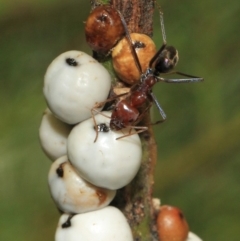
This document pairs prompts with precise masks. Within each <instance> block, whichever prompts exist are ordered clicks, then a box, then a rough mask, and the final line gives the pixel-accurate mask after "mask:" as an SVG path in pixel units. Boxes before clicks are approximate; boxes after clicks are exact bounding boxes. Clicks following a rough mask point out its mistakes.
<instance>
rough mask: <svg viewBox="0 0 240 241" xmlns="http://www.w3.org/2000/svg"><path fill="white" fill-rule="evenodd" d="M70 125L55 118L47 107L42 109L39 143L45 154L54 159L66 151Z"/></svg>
mask: <svg viewBox="0 0 240 241" xmlns="http://www.w3.org/2000/svg"><path fill="white" fill-rule="evenodd" d="M71 129H72V126H70V125H68V124H66V123H64V122H62V121H60V120H59V119H57V118H56V117H55V116H54V115H53V114H52V113H51V111H50V110H49V109H46V110H45V111H44V114H43V117H42V121H41V124H40V128H39V139H40V144H41V147H42V149H43V151H44V152H45V154H46V155H47V156H48V157H49V158H50V159H51V160H52V161H55V160H56V159H57V158H59V157H61V156H63V155H66V153H67V137H68V135H69V133H70V131H71Z"/></svg>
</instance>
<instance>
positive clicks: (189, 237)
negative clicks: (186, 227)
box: [186, 232, 202, 241]
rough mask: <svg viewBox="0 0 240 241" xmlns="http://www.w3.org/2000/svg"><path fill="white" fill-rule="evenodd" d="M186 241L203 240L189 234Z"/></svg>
mask: <svg viewBox="0 0 240 241" xmlns="http://www.w3.org/2000/svg"><path fill="white" fill-rule="evenodd" d="M186 241H202V239H200V238H199V237H198V236H197V235H196V234H194V233H192V232H189V233H188V238H187V240H186Z"/></svg>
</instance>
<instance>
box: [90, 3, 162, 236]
mask: <svg viewBox="0 0 240 241" xmlns="http://www.w3.org/2000/svg"><path fill="white" fill-rule="evenodd" d="M102 2H103V1H102ZM102 2H101V3H102ZM99 3H100V2H99V1H91V6H92V8H94V7H95V6H97V5H99ZM105 3H106V1H105ZM109 4H111V5H113V6H114V7H115V8H117V9H118V10H119V11H120V12H121V13H122V14H123V16H124V18H125V21H126V23H127V25H128V28H129V31H130V32H137V33H144V34H147V35H149V36H152V33H153V27H152V26H153V8H154V1H153V0H132V1H131V0H110V2H109ZM108 65H109V64H105V66H108ZM150 122H151V121H150V115H149V113H148V114H147V115H146V116H145V118H144V120H143V121H142V122H141V126H142V125H144V126H148V131H145V132H143V133H142V134H141V135H140V137H141V140H142V147H143V157H142V165H141V168H140V170H139V172H138V174H137V176H136V177H135V178H134V180H133V181H132V182H131V183H130V184H129V185H128V186H126V187H124V188H122V189H121V190H119V191H118V193H117V196H116V198H115V199H114V202H113V203H112V205H114V206H116V207H118V208H119V209H120V210H121V211H122V212H123V213H124V214H125V216H126V217H127V219H128V222H129V224H130V226H131V228H132V231H133V235H134V240H135V241H151V240H152V241H157V240H158V235H157V232H156V226H155V213H154V208H153V202H152V189H153V183H154V180H153V172H154V167H155V164H156V160H157V147H156V143H155V139H154V136H153V130H152V127H151V126H150V125H149V123H150Z"/></svg>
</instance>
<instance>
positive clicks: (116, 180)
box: [67, 112, 142, 190]
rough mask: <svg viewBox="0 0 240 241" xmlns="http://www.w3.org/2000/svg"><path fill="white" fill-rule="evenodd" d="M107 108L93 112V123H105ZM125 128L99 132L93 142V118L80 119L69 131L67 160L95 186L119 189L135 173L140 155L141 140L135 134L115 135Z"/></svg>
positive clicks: (109, 114)
mask: <svg viewBox="0 0 240 241" xmlns="http://www.w3.org/2000/svg"><path fill="white" fill-rule="evenodd" d="M103 115H107V116H111V112H102V114H97V115H96V116H95V120H96V122H97V124H100V123H106V124H107V125H109V121H110V118H108V117H106V116H103ZM128 132H129V130H126V129H125V130H122V131H117V132H116V131H111V130H110V131H109V132H99V133H98V139H97V141H96V142H95V143H94V139H95V137H96V131H95V129H94V122H93V118H90V119H88V120H86V121H83V122H81V123H80V124H78V125H76V126H75V127H74V128H73V130H72V131H71V133H70V135H69V137H68V142H67V152H68V157H69V160H70V162H71V163H72V164H73V166H74V167H75V168H76V170H77V171H78V172H79V173H80V175H81V176H82V177H83V178H85V179H86V180H88V181H89V182H91V183H93V184H94V185H96V186H100V187H104V188H108V189H113V190H115V189H119V188H121V187H123V186H125V185H127V184H128V183H130V182H131V180H132V179H133V178H134V177H135V175H136V174H137V172H138V170H139V167H140V164H141V158H142V147H141V141H140V138H139V136H138V134H134V135H131V136H127V137H124V138H122V139H120V140H116V138H118V137H121V136H123V135H124V134H127V133H128Z"/></svg>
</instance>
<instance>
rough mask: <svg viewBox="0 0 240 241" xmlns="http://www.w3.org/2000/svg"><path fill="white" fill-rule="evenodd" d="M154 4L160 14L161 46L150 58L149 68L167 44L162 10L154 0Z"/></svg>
mask: <svg viewBox="0 0 240 241" xmlns="http://www.w3.org/2000/svg"><path fill="white" fill-rule="evenodd" d="M155 4H156V5H157V8H158V11H159V15H160V25H161V31H162V38H163V44H162V46H161V48H160V49H159V50H158V51H157V53H156V54H155V55H154V56H153V57H152V59H151V60H150V62H149V68H152V67H153V63H154V62H155V61H156V59H157V58H158V57H159V55H160V54H161V53H162V51H163V50H164V49H165V48H166V46H167V37H166V32H165V27H164V20H163V12H162V11H161V8H160V6H159V4H158V3H157V2H156V1H155Z"/></svg>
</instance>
